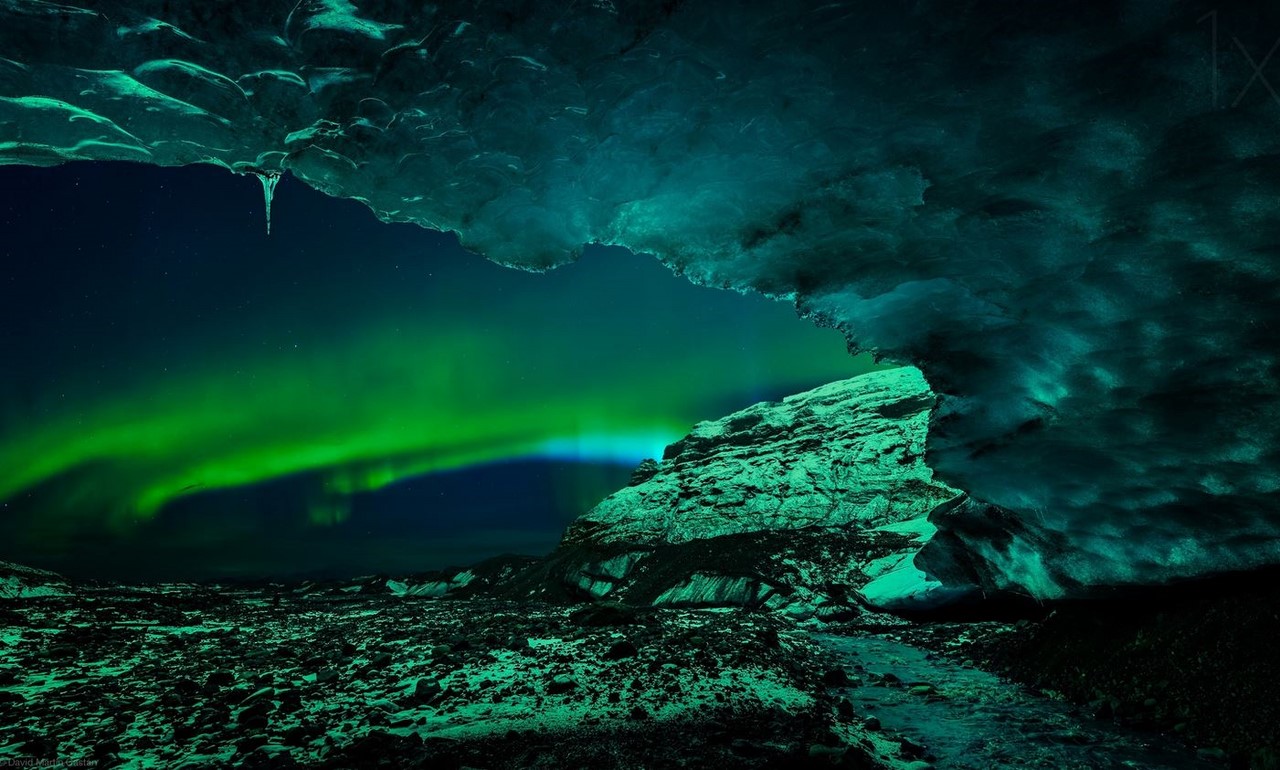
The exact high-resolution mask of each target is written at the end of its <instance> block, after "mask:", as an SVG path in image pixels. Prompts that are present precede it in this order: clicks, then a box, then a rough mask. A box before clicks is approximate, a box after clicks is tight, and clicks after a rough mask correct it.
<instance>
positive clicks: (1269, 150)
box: [0, 0, 1280, 596]
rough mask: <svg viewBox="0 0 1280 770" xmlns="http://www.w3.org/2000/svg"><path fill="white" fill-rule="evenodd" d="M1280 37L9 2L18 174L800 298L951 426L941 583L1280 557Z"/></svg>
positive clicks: (1050, 592) (3, 66)
mask: <svg viewBox="0 0 1280 770" xmlns="http://www.w3.org/2000/svg"><path fill="white" fill-rule="evenodd" d="M1277 35H1280V8H1277V7H1276V6H1275V4H1268V3H1257V2H1238V3H1216V4H1213V5H1209V4H1206V3H1191V2H1172V1H1170V0H1144V1H1136V0H1135V1H1131V2H1097V3H1069V4H1058V5H1046V4H1042V3H1026V2H1017V1H1014V0H1008V1H1007V2H947V3H943V2H916V3H909V4H908V3H872V2H854V3H839V2H837V3H822V4H816V3H796V2H786V1H783V0H778V1H777V2H751V3H727V2H723V3H711V2H685V3H682V2H678V1H677V0H664V1H663V2H625V1H622V0H619V1H618V2H611V0H593V1H592V2H568V3H544V2H502V1H493V2H448V1H446V2H442V3H437V4H431V5H426V4H421V3H415V2H397V0H378V1H376V2H375V1H372V0H362V1H359V2H355V1H353V0H299V1H297V2H295V1H294V0H281V1H279V2H277V1H274V0H264V1H263V2H243V3H221V4H216V5H211V4H207V3H169V2H160V1H159V0H138V1H136V2H98V3H93V2H85V3H81V4H80V5H75V6H73V5H66V4H55V3H48V2H36V1H35V0H0V162H7V163H26V164H55V163H61V162H64V161H67V160H75V159H124V160H135V161H144V162H149V163H156V164H162V165H178V164H189V163H198V162H204V163H216V164H221V165H224V166H227V167H230V168H232V169H236V170H240V171H254V172H259V173H264V174H272V173H276V172H281V171H287V172H288V173H290V174H292V175H294V176H296V177H298V178H299V179H302V180H304V181H306V182H307V183H308V184H310V185H312V186H314V187H316V188H319V189H321V190H323V191H325V192H328V193H331V194H333V195H338V196H344V197H348V198H355V199H357V200H361V201H363V202H365V203H367V204H368V205H369V206H370V207H371V208H373V209H374V210H375V211H376V212H378V214H379V215H380V216H382V217H383V218H385V219H388V220H395V221H411V222H416V223H420V224H422V225H425V226H428V227H433V228H440V229H446V230H456V231H458V232H459V233H460V234H461V237H462V238H463V240H464V242H465V243H466V244H468V245H469V246H470V247H472V248H474V249H476V250H477V251H479V252H481V253H483V254H485V255H486V256H488V257H490V258H492V259H494V260H497V261H499V262H503V263H506V264H510V265H516V266H520V267H525V268H530V269H543V268H547V267H551V266H554V265H557V264H560V263H563V262H566V261H569V260H571V259H572V258H573V256H574V254H575V253H576V252H577V251H578V250H579V249H580V248H581V246H582V245H583V244H585V243H590V242H602V243H610V244H620V245H625V246H628V247H630V248H632V249H634V250H637V251H644V252H649V253H652V254H654V255H656V256H657V257H658V258H659V259H661V260H663V261H664V262H666V263H668V264H670V265H672V266H674V267H676V268H677V269H679V270H681V271H683V272H684V273H685V274H687V275H688V276H689V277H690V278H691V279H692V280H694V281H697V282H701V283H706V284H711V285H717V286H721V285H722V286H728V287H733V288H737V289H741V290H754V291H759V292H763V293H765V294H768V295H771V296H775V297H779V298H785V299H789V300H794V302H795V304H796V305H797V307H798V308H799V310H800V311H801V312H802V313H804V314H808V315H811V316H814V317H816V318H818V319H820V320H822V321H823V322H826V323H830V324H833V325H836V326H838V327H839V328H840V329H842V330H843V331H844V332H845V333H846V335H847V336H848V338H849V339H850V341H851V343H853V344H854V345H855V346H856V347H858V348H862V349H869V350H875V351H877V352H878V353H879V354H881V355H883V356H885V357H887V358H889V359H893V360H896V361H902V362H910V363H913V364H915V365H917V366H919V367H920V368H921V369H922V370H923V371H924V372H925V374H926V375H927V377H928V378H929V380H930V382H931V383H932V384H933V385H934V387H935V389H936V390H937V391H938V392H940V393H941V394H942V395H943V402H942V406H941V408H940V409H939V411H938V413H937V414H936V415H935V418H934V422H933V426H932V433H931V438H930V453H929V461H930V463H931V464H932V465H933V466H934V467H935V468H936V469H937V470H938V472H939V473H940V475H941V476H942V477H943V478H945V479H946V480H947V481H948V483H951V484H953V485H955V486H957V487H960V488H963V489H965V490H967V491H969V492H970V493H971V494H972V495H973V497H974V498H975V499H977V500H981V501H984V502H985V503H991V504H993V505H995V506H1000V507H1001V508H1003V509H1005V510H1006V511H1008V512H1011V513H1009V514H1006V513H1002V512H1000V511H998V510H996V511H994V512H993V509H990V508H986V507H984V506H980V505H974V506H969V507H966V508H964V509H962V512H961V513H958V514H956V515H955V516H954V517H952V518H949V519H947V520H944V521H941V522H939V524H940V526H941V527H942V529H943V534H944V537H942V538H940V539H939V540H938V541H937V544H936V545H935V546H934V547H932V549H931V551H932V552H930V551H927V552H926V555H925V560H926V561H927V562H932V563H933V564H934V565H935V567H936V569H938V570H940V571H944V572H945V571H948V570H952V571H954V570H955V569H956V568H957V565H959V567H960V568H961V569H962V570H963V571H968V572H973V571H974V570H977V571H978V572H981V573H982V574H983V576H984V579H986V580H989V581H990V582H991V583H992V584H995V585H1004V586H1010V587H1017V588H1019V589H1021V590H1027V591H1029V592H1031V593H1034V594H1036V595H1040V596H1055V595H1060V594H1062V593H1066V592H1071V591H1073V590H1075V588H1076V587H1078V586H1081V585H1086V586H1087V585H1097V584H1110V583H1120V582H1126V581H1135V580H1136V581H1159V580H1165V579H1169V578H1171V577H1175V576H1179V575H1192V574H1198V573H1203V572H1207V571H1212V570H1220V569H1232V568H1242V567H1248V566H1251V565H1256V564H1260V563H1264V562H1276V561H1280V531H1278V530H1280V515H1278V514H1277V513H1276V510H1275V507H1274V506H1275V501H1276V492H1277V490H1280V463H1278V462H1277V456H1276V451H1277V448H1278V447H1280V403H1278V402H1277V395H1278V394H1280V389H1278V385H1280V383H1277V376H1278V373H1277V357H1276V356H1277V346H1276V344H1275V341H1274V334H1275V330H1276V329H1277V328H1280V327H1278V326H1277V322H1280V304H1278V303H1277V299H1280V287H1278V284H1277V273H1278V269H1280V253H1278V250H1280V247H1278V244H1280V217H1278V216H1277V197H1276V196H1277V192H1280V165H1278V161H1277V158H1280V155H1277V150H1280V131H1277V129H1278V128H1280V98H1277V97H1276V89H1275V87H1273V86H1272V85H1271V80H1272V79H1277V78H1280V74H1277V75H1275V76H1273V75H1272V74H1271V73H1270V71H1269V70H1268V65H1270V64H1271V57H1270V56H1269V54H1268V51H1272V52H1274V48H1273V44H1274V43H1275V42H1276V36H1277Z"/></svg>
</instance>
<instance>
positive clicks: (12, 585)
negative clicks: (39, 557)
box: [0, 561, 71, 599]
mask: <svg viewBox="0 0 1280 770" xmlns="http://www.w3.org/2000/svg"><path fill="white" fill-rule="evenodd" d="M70 590H71V588H70V586H69V585H67V582H66V581H65V580H64V579H63V578H62V576H60V575H57V574H55V573H53V572H49V571H48V570H42V569H35V568H33V567H26V566H23V565H21V564H12V563H10V562H6V561H0V599H31V598H37V597H41V596H64V595H66V594H67V593H69V592H70Z"/></svg>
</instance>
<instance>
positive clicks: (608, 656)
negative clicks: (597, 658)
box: [604, 639, 639, 660]
mask: <svg viewBox="0 0 1280 770" xmlns="http://www.w3.org/2000/svg"><path fill="white" fill-rule="evenodd" d="M637 652H639V650H637V649H636V646H635V645H634V644H632V643H631V642H630V641H629V640H627V639H620V640H618V641H616V642H614V643H613V644H611V645H609V649H608V650H605V653H604V659H605V660H622V659H623V658H633V657H635V655H636V653H637Z"/></svg>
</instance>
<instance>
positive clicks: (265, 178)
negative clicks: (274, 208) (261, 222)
mask: <svg viewBox="0 0 1280 770" xmlns="http://www.w3.org/2000/svg"><path fill="white" fill-rule="evenodd" d="M255 176H257V177H258V181H260V182H262V205H263V210H264V213H265V214H266V217H267V235H270V234H271V202H272V201H273V200H275V197H276V185H278V184H280V176H281V175H280V172H278V171H277V172H258V173H257V174H255Z"/></svg>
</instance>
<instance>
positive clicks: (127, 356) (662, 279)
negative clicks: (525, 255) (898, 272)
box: [0, 162, 880, 581]
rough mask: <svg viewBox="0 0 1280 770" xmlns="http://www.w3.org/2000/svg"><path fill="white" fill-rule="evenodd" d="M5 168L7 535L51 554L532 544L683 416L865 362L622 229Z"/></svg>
mask: <svg viewBox="0 0 1280 770" xmlns="http://www.w3.org/2000/svg"><path fill="white" fill-rule="evenodd" d="M3 173H4V175H5V177H6V179H5V184H3V185H0V195H3V199H0V211H2V212H3V214H4V217H5V219H6V221H7V222H8V223H9V224H10V228H9V232H10V233H11V237H10V239H9V241H8V242H7V243H6V244H5V246H4V248H5V250H6V259H5V264H6V265H9V266H10V275H9V276H7V278H8V280H7V281H6V282H5V283H4V284H3V286H2V287H0V293H3V295H4V297H3V298H4V302H3V303H0V305H3V310H0V313H3V314H4V315H5V317H4V319H3V321H4V323H3V326H2V328H4V329H6V330H7V333H6V334H5V335H3V338H4V350H3V355H4V356H5V358H6V359H7V360H8V361H9V362H10V364H11V371H13V372H15V374H16V376H14V377H13V378H12V379H11V381H10V382H8V383H6V390H5V391H3V392H0V398H3V400H4V403H3V405H0V408H2V409H3V411H2V412H0V413H3V414H4V416H5V419H4V420H3V421H0V455H3V457H4V461H3V463H2V464H3V465H4V466H5V467H6V468H11V469H14V472H12V473H10V474H9V481H8V483H7V488H5V489H0V499H2V500H3V505H4V506H5V510H4V515H3V517H2V518H0V530H3V535H4V537H3V538H0V541H2V542H4V543H5V544H6V545H5V551H4V553H0V559H11V560H13V561H16V562H20V563H28V564H33V565H35V566H41V567H47V568H50V569H54V570H57V571H61V572H64V573H67V574H70V575H72V576H78V577H96V578H114V579H129V580H143V581H145V580H156V579H204V578H248V577H267V576H271V577H286V576H293V575H307V576H319V577H339V576H350V575H354V574H367V573H374V572H382V573H392V572H408V571H417V570H428V569H433V568H443V567H447V566H451V565H459V564H465V563H469V562H473V561H477V560H479V559H483V558H485V557H488V556H494V555H498V554H500V553H507V552H511V553H529V554H542V553H546V552H547V551H549V550H550V549H551V548H552V547H554V545H555V544H556V542H557V541H558V539H559V536H560V534H561V532H562V531H563V529H564V527H565V526H566V525H567V524H568V523H569V522H570V521H572V520H573V519H574V518H575V517H576V516H577V515H578V514H580V513H583V512H585V511H586V510H587V509H589V508H590V507H591V506H592V505H594V504H595V502H598V501H599V500H600V499H602V498H603V497H604V496H606V495H608V494H609V493H611V492H612V491H614V490H616V489H618V488H620V487H623V486H625V485H626V483H627V482H628V479H629V478H630V474H631V472H632V470H633V468H634V467H635V466H636V464H637V463H639V462H640V461H641V460H643V459H645V458H660V457H661V456H662V451H663V448H664V446H665V445H666V444H667V443H669V442H671V441H673V440H675V439H677V438H679V437H680V436H682V435H684V433H685V432H687V430H688V429H689V428H690V427H691V426H692V425H693V423H695V422H697V421H699V420H705V419H714V418H718V417H721V416H723V415H725V414H728V413H730V412H732V411H735V410H737V409H740V408H742V407H745V406H748V405H750V404H752V403H755V402H759V401H769V400H776V399H780V398H781V397H783V396H786V395H789V394H791V393H796V392H800V391H804V390H807V389H809V388H812V387H814V386H817V385H821V384H823V383H826V382H831V381H834V380H839V379H844V378H847V377H850V376H854V375H856V374H859V373H862V372H864V371H869V370H872V369H875V368H880V367H879V365H877V364H875V363H874V362H872V361H871V360H870V358H869V357H866V356H858V357H854V358H850V357H849V355H848V353H847V351H846V350H845V344H844V340H843V338H842V337H841V335H840V334H839V333H838V332H836V331H834V330H831V329H818V328H816V327H814V326H813V325H812V324H811V323H810V322H807V321H804V320H802V319H799V318H797V317H796V315H795V313H794V311H793V310H792V309H791V308H789V307H787V306H785V305H784V304H782V303H779V302H776V301H772V300H769V299H766V298H764V297H760V296H754V295H753V296H746V295H742V294H739V293H736V292H729V291H717V290H714V289H708V288H705V287H699V286H694V285H693V284H692V283H690V282H689V281H687V280H684V279H683V278H681V277H679V276H676V275H674V274H672V273H671V272H670V271H669V270H668V269H666V268H665V267H663V266H662V265H661V264H659V263H658V262H657V261H656V260H654V259H652V258H651V257H648V256H645V255H637V254H634V253H632V252H630V251H628V250H626V249H622V248H619V247H603V246H589V247H587V248H586V249H585V250H584V253H583V255H582V257H581V258H580V260H579V261H578V262H576V263H575V264H573V265H569V266H565V267H562V268H559V269H556V270H552V271H550V272H548V273H545V274H535V273H526V272H521V271H515V270H509V269H506V268H503V267H500V266H498V265H495V264H493V263H491V262H488V261H487V260H484V259H481V258H479V257H477V256H475V255H472V254H470V253H468V252H466V251H465V250H464V249H463V248H462V247H461V246H460V245H459V243H458V241H457V239H456V238H455V237H454V236H452V235H446V234H441V233H438V232H434V231H429V230H424V229H423V228H420V227H418V226H416V225H404V224H387V223H384V222H379V221H377V220H376V219H375V218H374V217H373V215H372V214H371V213H370V212H369V211H368V209H367V208H365V207H364V206H363V205H361V204H360V203H357V202H353V201H349V200H342V199H336V198H330V197H328V196H326V195H324V194H322V193H320V192H317V191H315V190H313V189H311V188H310V187H308V186H305V185H303V184H298V183H296V182H294V181H292V180H289V179H285V180H284V181H281V180H279V179H273V180H272V181H273V183H279V184H280V188H279V193H281V194H277V195H275V196H274V200H273V207H274V214H273V219H274V222H273V226H272V228H271V229H272V232H271V234H270V235H268V234H267V232H266V228H264V227H263V226H262V216H263V210H262V205H263V199H262V197H261V194H260V193H259V194H257V195H255V193H254V190H253V187H255V186H256V183H255V180H253V179H251V178H246V177H243V176H236V175H232V174H228V173H226V171H225V170H224V169H221V168H218V167H213V166H188V167H180V168H160V167H154V166H148V165H141V164H132V163H121V162H83V163H73V164H68V165H65V166H59V167H53V168H30V167H17V166H15V167H7V168H6V169H4V171H3ZM271 189H272V191H273V192H274V191H275V190H276V187H275V184H272V185H271ZM68 221H74V222H77V225H78V226H77V227H75V228H66V227H59V226H58V225H60V224H63V223H65V222H68Z"/></svg>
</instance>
